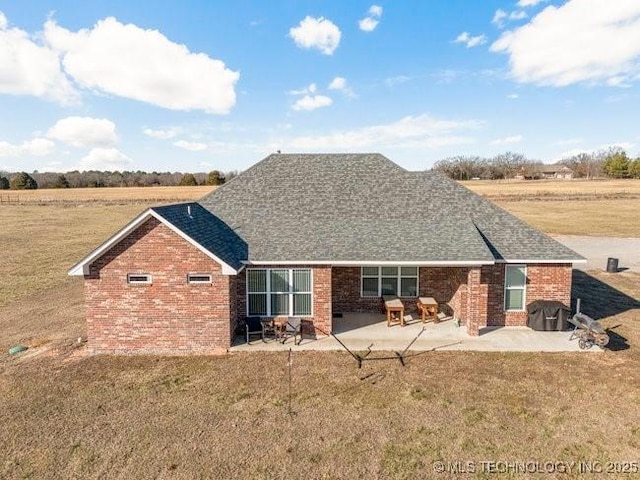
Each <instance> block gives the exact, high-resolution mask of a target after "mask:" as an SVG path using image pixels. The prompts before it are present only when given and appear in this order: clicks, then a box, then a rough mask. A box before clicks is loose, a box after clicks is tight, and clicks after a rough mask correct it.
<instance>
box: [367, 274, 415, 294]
mask: <svg viewBox="0 0 640 480" xmlns="http://www.w3.org/2000/svg"><path fill="white" fill-rule="evenodd" d="M361 278H362V282H361V283H362V292H361V295H362V296H363V297H380V296H382V295H398V296H399V297H417V296H418V267H362V269H361Z"/></svg>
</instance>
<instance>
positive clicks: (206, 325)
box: [69, 154, 583, 354]
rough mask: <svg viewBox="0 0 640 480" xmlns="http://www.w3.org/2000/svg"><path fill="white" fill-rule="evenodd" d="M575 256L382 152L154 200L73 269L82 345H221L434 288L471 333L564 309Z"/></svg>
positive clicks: (263, 165) (275, 162)
mask: <svg viewBox="0 0 640 480" xmlns="http://www.w3.org/2000/svg"><path fill="white" fill-rule="evenodd" d="M582 260H583V259H582V257H580V256H579V255H578V254H576V253H575V252H573V251H572V250H569V249H568V248H566V247H564V246H563V245H561V244H559V243H558V242H556V241H555V240H553V239H552V238H550V237H548V236H546V235H544V234H543V233H541V232H539V231H538V230H536V229H534V228H532V227H530V226H529V225H527V224H525V223H523V222H522V221H520V220H519V219H517V218H516V217H514V216H513V215H511V214H509V213H507V212H506V211H504V210H502V209H501V208H499V207H497V206H496V205H494V204H493V203H491V202H489V201H488V200H485V199H484V198H482V197H480V196H478V195H476V194H474V193H472V192H471V191H470V190H468V189H466V188H465V187H463V186H461V185H459V184H458V183H457V182H454V181H452V180H449V179H448V178H446V177H444V176H442V175H440V174H437V173H434V172H409V171H406V170H404V169H403V168H401V167H400V166H398V165H396V164H395V163H393V162H391V161H390V160H389V159H387V158H386V157H384V156H382V155H379V154H317V155H316V154H307V155H292V154H291V155H290V154H274V155H270V156H269V157H267V158H266V159H264V160H262V161H261V162H259V163H257V164H255V165H254V166H252V167H251V168H249V169H248V170H247V171H245V172H243V173H242V174H240V175H239V176H237V177H236V178H234V179H233V180H231V181H230V182H228V183H227V184H225V185H223V186H222V187H219V188H218V189H216V190H215V191H214V192H212V193H211V194H209V195H207V196H205V197H204V198H202V199H201V200H200V201H199V202H192V203H183V204H177V205H169V206H162V207H154V208H150V209H148V210H146V211H145V212H143V213H141V214H140V215H139V216H138V217H136V218H135V219H133V220H132V221H131V222H130V223H129V224H128V225H127V226H125V227H124V228H123V229H122V230H120V231H119V232H118V233H116V234H115V235H114V236H113V237H111V238H110V239H108V240H107V241H106V242H105V243H104V244H103V245H101V246H100V247H99V248H97V249H96V250H94V251H93V252H91V253H90V254H89V255H88V256H87V257H85V258H84V259H83V260H82V261H80V262H79V263H78V264H76V265H75V266H74V267H73V268H71V270H70V271H69V274H70V275H78V276H83V277H84V284H85V296H86V317H87V337H88V347H89V350H90V351H91V352H93V353H145V352H148V353H169V354H174V353H207V354H209V353H221V352H225V351H227V350H228V348H229V347H230V345H231V342H232V339H233V336H234V331H235V330H236V327H237V326H238V325H239V324H240V322H241V320H242V319H243V318H244V317H246V316H258V315H259V316H266V317H275V316H279V315H285V316H290V315H296V316H302V317H303V318H304V319H305V320H306V322H305V323H306V325H307V327H308V328H309V329H310V330H311V332H310V333H313V331H315V333H318V332H320V333H322V332H330V331H331V329H332V318H333V317H334V316H335V315H336V314H338V313H345V312H379V311H380V308H381V300H380V297H381V295H383V294H395V295H398V296H399V297H400V298H401V299H402V300H403V301H407V302H415V298H416V297H418V296H426V297H434V298H435V299H436V300H437V301H438V303H439V304H440V308H441V310H443V311H444V312H445V313H446V314H449V315H452V316H455V317H457V318H459V319H460V320H461V321H462V323H464V324H465V325H466V329H467V333H468V334H469V335H478V333H479V331H480V329H482V328H483V327H485V326H500V325H505V326H511V325H526V311H525V306H526V304H528V303H529V302H531V301H533V300H537V299H544V300H559V301H561V302H563V303H565V304H569V301H570V295H571V270H572V263H574V262H577V261H582Z"/></svg>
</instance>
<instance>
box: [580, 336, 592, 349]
mask: <svg viewBox="0 0 640 480" xmlns="http://www.w3.org/2000/svg"><path fill="white" fill-rule="evenodd" d="M578 346H579V347H580V348H581V349H582V350H587V349H589V348H591V347H592V346H593V344H592V343H591V342H590V341H589V340H585V339H584V338H581V339H580V340H578Z"/></svg>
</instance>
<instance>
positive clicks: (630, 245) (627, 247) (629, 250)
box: [553, 235, 640, 272]
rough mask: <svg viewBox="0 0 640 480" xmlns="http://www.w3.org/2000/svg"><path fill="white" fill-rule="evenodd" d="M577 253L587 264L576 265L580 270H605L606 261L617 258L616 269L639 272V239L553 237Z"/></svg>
mask: <svg viewBox="0 0 640 480" xmlns="http://www.w3.org/2000/svg"><path fill="white" fill-rule="evenodd" d="M553 238H555V239H556V240H558V241H559V242H560V243H562V244H564V245H566V246H567V247H569V248H571V249H572V250H574V251H576V252H578V253H579V254H580V255H582V256H583V257H585V258H586V259H587V263H576V264H575V265H574V268H577V269H580V270H606V268H607V259H608V258H609V257H613V258H617V259H618V260H619V262H618V268H621V269H623V268H626V269H629V270H632V271H635V272H640V238H617V237H581V236H577V235H576V236H574V235H560V236H555V237H553Z"/></svg>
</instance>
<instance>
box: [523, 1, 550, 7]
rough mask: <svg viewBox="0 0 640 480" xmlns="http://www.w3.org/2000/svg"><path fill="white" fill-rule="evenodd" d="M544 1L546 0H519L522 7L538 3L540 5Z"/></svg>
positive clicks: (533, 5)
mask: <svg viewBox="0 0 640 480" xmlns="http://www.w3.org/2000/svg"><path fill="white" fill-rule="evenodd" d="M543 1H544V0H519V2H518V6H519V7H520V8H527V7H535V6H536V5H538V4H539V3H541V2H543Z"/></svg>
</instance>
